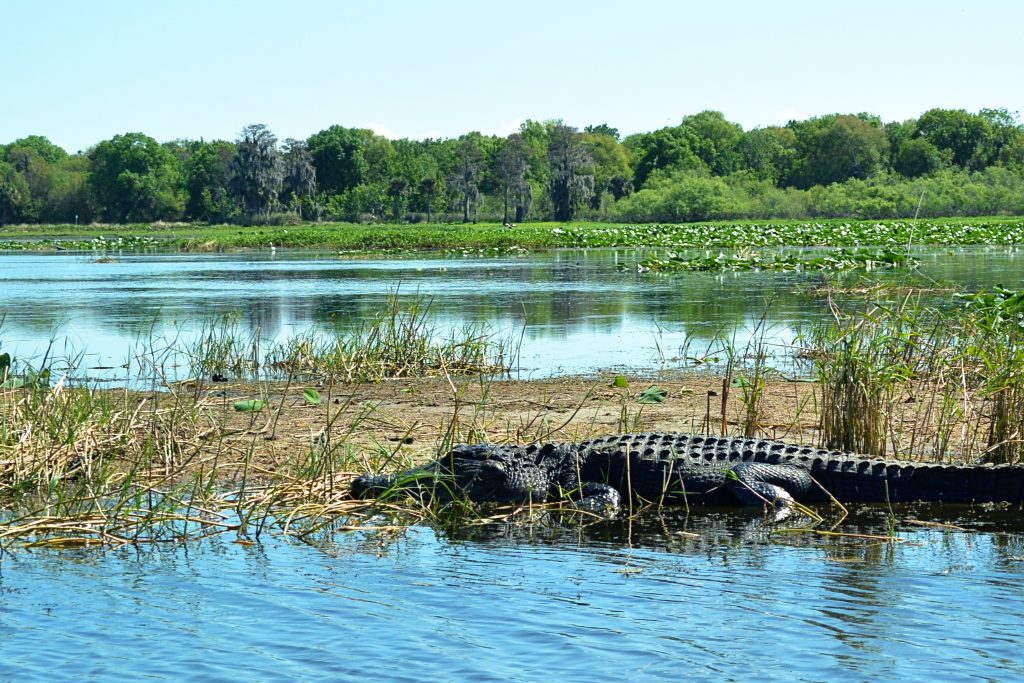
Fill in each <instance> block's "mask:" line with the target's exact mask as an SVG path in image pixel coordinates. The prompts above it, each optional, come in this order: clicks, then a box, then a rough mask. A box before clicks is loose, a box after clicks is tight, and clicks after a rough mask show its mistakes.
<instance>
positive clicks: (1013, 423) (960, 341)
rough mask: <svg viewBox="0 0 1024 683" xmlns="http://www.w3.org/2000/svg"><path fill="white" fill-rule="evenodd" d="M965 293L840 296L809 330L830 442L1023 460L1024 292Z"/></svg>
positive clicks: (919, 454)
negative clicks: (847, 306) (930, 297)
mask: <svg viewBox="0 0 1024 683" xmlns="http://www.w3.org/2000/svg"><path fill="white" fill-rule="evenodd" d="M966 299H967V301H966V302H965V303H964V302H962V301H959V300H958V302H957V303H956V304H954V305H936V304H926V303H924V301H923V300H922V298H921V297H920V296H917V295H908V296H905V297H904V298H902V299H900V300H897V301H888V302H887V301H879V300H874V299H869V300H867V301H865V302H864V303H863V304H862V305H861V307H858V308H853V309H851V310H845V311H844V310H841V309H839V307H838V306H835V307H834V308H833V313H834V318H833V319H832V320H830V321H827V322H825V323H822V324H821V325H820V326H818V327H816V328H814V329H813V330H811V331H810V332H809V334H808V335H807V337H806V341H807V343H808V345H809V348H810V349H813V350H814V352H813V353H809V354H808V356H809V357H811V358H813V361H814V365H815V367H816V371H817V376H818V379H819V384H820V387H821V401H822V405H821V416H820V424H821V434H822V443H823V444H824V445H825V446H826V447H829V448H841V449H848V450H855V451H858V452H862V453H875V454H880V455H881V454H886V453H893V454H897V455H903V456H906V457H915V458H928V459H940V460H957V461H967V462H970V461H973V460H976V459H978V458H981V459H984V460H986V461H989V462H1020V461H1022V460H1024V328H1022V327H1021V325H1020V323H1019V317H1017V312H1016V310H1017V309H1016V306H1017V302H1019V301H1020V298H1019V297H1018V295H1017V294H1016V293H1011V292H1008V291H1006V290H1002V289H1000V290H997V291H996V292H995V293H994V294H993V293H981V294H979V295H973V296H970V297H966ZM1008 311H1014V313H1013V314H1012V315H1009V316H1008V315H1007V312H1008Z"/></svg>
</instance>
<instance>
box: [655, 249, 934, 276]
mask: <svg viewBox="0 0 1024 683" xmlns="http://www.w3.org/2000/svg"><path fill="white" fill-rule="evenodd" d="M918 263H919V261H918V260H917V259H915V258H913V257H912V256H910V254H908V253H907V252H906V251H905V250H900V249H883V250H869V249H837V250H833V251H830V252H828V253H825V254H820V255H807V254H773V255H771V256H769V257H764V256H762V255H761V254H759V253H757V252H755V251H750V250H742V251H739V252H735V253H729V254H726V253H724V252H719V253H718V254H717V255H711V254H708V253H704V254H703V255H692V254H678V253H675V252H668V253H667V254H665V255H664V256H651V257H648V258H646V259H644V260H642V261H641V262H640V263H639V264H638V268H639V270H641V271H652V272H656V273H664V272H720V271H733V272H735V271H748V270H761V271H787V272H788V271H795V270H817V271H841V270H854V269H864V270H880V269H883V268H912V267H914V266H916V265H918Z"/></svg>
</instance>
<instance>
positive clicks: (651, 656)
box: [0, 508, 1024, 681]
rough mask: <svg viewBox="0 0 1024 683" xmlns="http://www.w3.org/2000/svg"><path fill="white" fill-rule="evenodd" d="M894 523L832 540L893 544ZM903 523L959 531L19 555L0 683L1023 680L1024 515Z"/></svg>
mask: <svg viewBox="0 0 1024 683" xmlns="http://www.w3.org/2000/svg"><path fill="white" fill-rule="evenodd" d="M887 512H888V511H887V510H880V509H867V510H866V511H864V512H863V513H862V514H861V515H860V516H859V517H856V518H855V519H853V520H852V521H849V520H848V521H847V522H845V523H844V525H843V526H841V527H840V531H845V532H847V533H866V534H886V533H887V532H888V526H887V525H888V522H887ZM896 515H897V517H898V518H903V517H904V516H910V517H915V518H921V519H929V520H933V521H934V520H936V519H938V520H939V521H943V522H951V523H956V524H959V525H961V526H963V527H966V528H967V529H968V530H966V531H965V530H952V529H941V528H933V529H928V528H920V527H915V526H912V525H909V524H906V523H898V526H897V534H898V537H899V538H900V539H902V542H895V543H888V542H885V541H883V540H871V539H861V538H854V537H815V536H811V535H808V534H806V533H803V534H797V533H776V534H774V535H773V536H772V537H771V539H769V537H768V534H767V532H766V531H765V528H764V527H763V525H762V523H761V520H760V519H759V518H758V517H757V516H756V515H753V514H751V513H748V512H744V511H721V512H716V511H712V512H710V513H701V514H697V515H691V516H690V517H689V518H687V517H686V516H685V515H684V514H683V513H681V512H677V513H672V514H669V515H666V516H658V515H653V514H646V515H644V516H642V517H641V518H640V519H637V520H634V521H633V522H631V523H625V522H609V523H602V524H597V525H594V526H591V527H587V528H580V527H579V526H578V525H568V526H551V525H550V523H548V525H547V526H545V525H543V524H542V525H540V526H536V527H528V526H525V527H524V526H518V527H506V526H498V527H491V528H475V529H470V530H467V531H465V532H464V533H460V534H457V536H461V538H456V537H453V535H452V534H446V533H443V532H439V531H435V530H433V529H431V528H427V527H413V528H411V529H409V530H408V531H407V532H405V533H403V534H401V535H400V536H399V537H398V538H388V537H387V535H386V534H383V533H381V534H379V535H378V534H374V533H363V532H355V533H348V534H343V535H335V536H333V537H329V538H328V539H326V540H323V541H322V542H319V543H317V544H315V545H306V544H302V543H299V542H297V541H294V540H292V541H288V540H285V539H282V538H279V537H276V538H275V537H267V536H266V535H264V537H263V543H262V544H257V545H255V546H251V547H250V546H244V545H241V544H236V543H233V542H231V539H230V538H227V537H222V538H218V539H213V540H207V541H203V542H198V543H194V544H190V545H186V546H179V547H167V548H155V549H153V548H149V549H144V550H135V549H128V550H117V551H105V552H104V551H96V550H83V551H64V552H33V553H25V552H18V553H16V554H10V553H9V554H7V555H6V557H4V559H3V562H2V577H0V615H2V621H0V624H2V627H0V630H2V632H0V679H2V680H10V681H32V680H40V681H43V680H55V679H63V680H71V679H73V680H154V679H155V680H204V681H216V680H225V681H227V680H371V679H372V680H388V681H430V680H451V681H510V680H511V681H548V680H567V681H593V680H678V679H681V678H682V679H693V680H736V681H745V680H799V681H866V680H895V679H896V678H902V679H906V680H929V681H943V680H948V681H962V680H966V679H977V680H992V681H1009V680H1020V679H1021V678H1022V677H1024V658H1022V657H1021V651H1022V647H1024V631H1022V629H1021V624H1024V534H1022V528H1021V521H1020V518H1021V515H1020V510H1015V511H1012V512H1007V513H999V512H986V511H970V510H960V511H953V512H950V511H949V510H948V509H947V511H946V512H945V513H943V512H941V511H939V510H938V509H934V508H932V509H920V508H904V509H900V510H897V511H896Z"/></svg>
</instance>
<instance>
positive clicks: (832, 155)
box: [791, 114, 889, 188]
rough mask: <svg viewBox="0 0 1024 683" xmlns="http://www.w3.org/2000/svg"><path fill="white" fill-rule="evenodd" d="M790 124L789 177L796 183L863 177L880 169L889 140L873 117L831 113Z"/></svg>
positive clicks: (814, 183) (807, 183)
mask: <svg viewBox="0 0 1024 683" xmlns="http://www.w3.org/2000/svg"><path fill="white" fill-rule="evenodd" d="M791 127H792V128H793V130H794V133H795V134H796V142H797V154H798V156H797V159H796V161H795V163H794V165H793V171H792V173H791V178H792V184H793V185H795V186H797V187H802V188H807V187H811V186H813V185H830V184H832V183H841V182H843V181H845V180H848V179H850V178H859V179H864V178H868V177H870V176H871V175H873V174H874V173H877V172H878V171H880V170H881V169H882V162H883V160H884V159H885V157H886V153H887V151H888V145H889V140H888V138H887V137H886V135H885V132H884V131H883V130H882V129H881V122H880V121H878V120H877V119H875V118H873V117H869V116H867V115H863V114H861V115H857V116H849V115H845V116H839V115H831V116H824V117H820V118H812V119H809V120H808V121H804V122H801V123H797V124H795V125H791Z"/></svg>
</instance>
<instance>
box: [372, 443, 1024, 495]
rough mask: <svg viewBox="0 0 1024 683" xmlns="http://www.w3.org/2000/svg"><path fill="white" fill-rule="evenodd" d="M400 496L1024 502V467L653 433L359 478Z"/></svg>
mask: <svg viewBox="0 0 1024 683" xmlns="http://www.w3.org/2000/svg"><path fill="white" fill-rule="evenodd" d="M812 479H813V481H812ZM814 482H817V484H820V486H818V485H817V484H815V483H814ZM388 490H402V491H404V492H407V493H412V494H416V495H421V496H424V497H431V498H434V499H439V500H442V501H443V500H448V499H451V498H453V497H464V498H468V499H469V500H471V501H475V502H499V503H525V502H531V501H533V502H541V501H549V500H558V499H571V500H575V501H577V502H578V504H579V505H581V506H582V507H585V508H588V509H607V508H609V507H615V506H617V505H618V503H619V498H620V497H621V496H632V497H633V498H635V499H638V500H643V501H647V502H651V503H658V504H666V505H679V504H707V505H730V504H737V503H740V504H759V503H760V502H762V500H768V501H770V502H775V501H778V500H783V501H784V500H787V499H789V498H793V499H796V500H798V501H801V502H816V501H827V500H829V499H830V498H833V497H834V498H835V499H837V500H839V501H841V502H883V501H891V502H907V501H933V502H947V503H972V502H973V503H981V502H997V501H1007V502H1011V503H1020V502H1024V466H1020V465H997V466H992V465H938V464H921V463H911V462H904V461H897V460H890V459H883V458H875V457H870V456H863V455H856V454H853V453H845V452H841V451H830V450H825V449H817V448H808V447H803V446H795V445H791V444H787V443H785V442H782V441H773V440H767V439H745V438H730V437H715V436H703V435H697V434H688V433H683V432H670V433H659V432H653V433H646V434H623V435H619V436H613V437H606V438H603V439H594V440H591V441H583V442H580V443H551V444H531V445H528V446H497V445H490V444H480V445H474V446H457V447H456V448H454V449H453V450H452V451H451V452H450V453H449V454H448V455H446V456H444V457H443V458H441V459H439V460H437V461H434V462H432V463H429V464H427V465H424V466H423V467H419V468H415V469H413V470H408V471H406V472H403V473H401V474H399V475H394V476H371V475H366V476H363V477H359V478H358V479H356V481H355V482H354V483H353V493H354V494H355V495H356V496H358V497H372V496H378V495H381V494H382V493H384V492H385V491H388Z"/></svg>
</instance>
